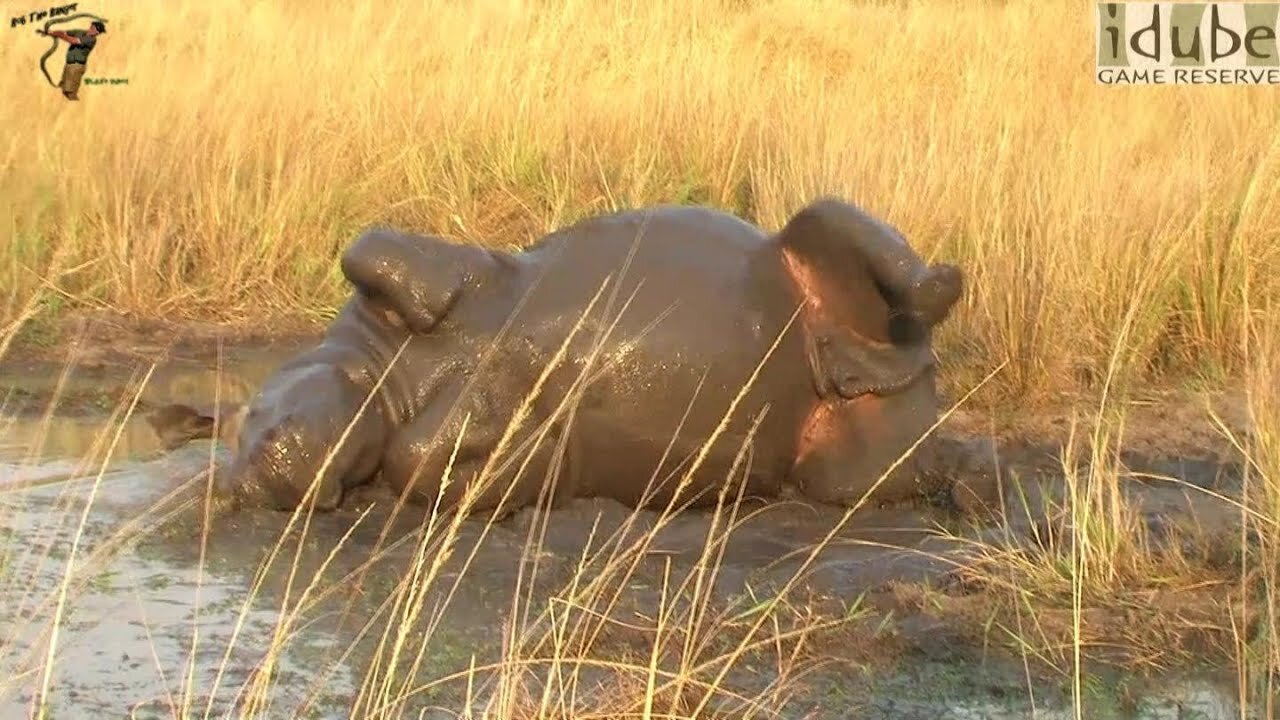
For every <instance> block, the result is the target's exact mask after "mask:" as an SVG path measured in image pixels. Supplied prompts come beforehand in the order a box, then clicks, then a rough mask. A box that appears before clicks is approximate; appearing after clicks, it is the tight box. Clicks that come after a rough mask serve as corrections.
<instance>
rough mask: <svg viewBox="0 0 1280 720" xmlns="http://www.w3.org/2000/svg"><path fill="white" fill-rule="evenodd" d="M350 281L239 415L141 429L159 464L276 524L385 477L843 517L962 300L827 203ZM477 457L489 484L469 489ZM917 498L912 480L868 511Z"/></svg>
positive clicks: (188, 412)
mask: <svg viewBox="0 0 1280 720" xmlns="http://www.w3.org/2000/svg"><path fill="white" fill-rule="evenodd" d="M341 266H342V272H343V274H344V275H345V277H346V279H347V280H348V281H349V282H350V283H351V285H352V286H353V289H354V291H353V293H352V296H351V298H350V299H349V300H348V301H347V303H346V304H345V306H344V307H343V308H342V309H341V311H340V313H339V314H338V316H337V317H336V319H335V320H334V321H333V322H332V324H331V325H330V326H329V328H328V330H327V332H326V334H325V336H324V339H323V341H322V342H321V343H320V344H319V345H318V346H317V347H315V348H313V349H311V350H309V351H307V352H305V353H303V354H301V355H299V356H297V357H295V358H294V359H292V360H291V361H290V362H288V363H287V364H285V365H284V366H283V367H281V368H280V369H279V370H278V371H277V372H275V374H274V375H272V376H271V377H270V378H269V379H268V380H267V381H266V382H265V383H264V384H263V386H262V387H261V389H260V391H259V392H258V393H257V394H256V395H255V396H254V398H253V399H252V400H251V401H250V403H249V404H248V405H247V406H246V407H240V406H236V407H229V408H224V409H222V411H221V414H220V415H219V417H217V418H215V413H213V412H207V411H202V410H198V409H196V408H192V407H189V406H186V405H172V406H167V407H164V408H161V409H159V410H158V411H157V412H155V413H154V414H153V416H152V418H151V421H152V424H153V426H154V427H155V429H156V431H157V432H158V434H159V435H160V436H161V438H162V439H163V440H164V442H165V444H166V445H168V446H170V447H174V446H176V445H179V444H181V443H182V442H185V441H186V440H189V439H192V438H197V437H212V436H213V435H214V434H215V433H216V434H217V435H218V436H219V437H221V438H223V439H224V440H225V441H226V442H227V445H228V446H229V448H230V451H231V455H232V460H231V461H230V463H229V464H228V465H227V466H226V467H223V468H221V469H220V471H219V473H218V478H219V479H218V487H219V490H220V492H223V493H231V494H236V495H238V496H241V497H244V498H249V499H250V501H252V502H255V503H265V504H268V505H271V506H274V507H276V508H279V509H291V508H293V507H296V506H297V505H298V504H299V503H300V502H302V501H303V500H304V499H306V493H307V489H308V487H309V486H310V485H312V483H313V482H316V483H317V484H316V486H315V488H314V498H312V499H313V500H314V502H315V504H316V507H317V508H320V509H332V508H334V507H336V506H338V505H339V504H340V503H341V501H342V498H343V495H344V493H345V492H347V491H348V490H350V489H351V488H353V487H355V486H357V485H360V484H362V483H366V482H369V481H371V480H373V479H374V478H375V477H380V478H381V481H383V482H386V483H388V484H389V485H390V486H391V487H392V488H394V489H396V490H398V491H401V492H405V493H406V494H407V495H408V497H409V498H411V499H413V500H416V501H420V502H424V503H428V504H430V503H433V502H437V501H442V502H443V504H444V506H445V507H446V508H452V507H457V506H458V504H459V503H460V502H461V500H462V498H463V496H464V494H465V493H466V492H467V491H468V488H470V489H471V491H472V492H473V495H472V497H471V498H470V499H471V501H472V502H471V503H469V504H468V508H469V510H470V511H478V510H492V509H494V508H495V507H497V506H499V505H501V507H502V508H509V509H514V508H518V507H523V506H527V505H530V504H532V503H534V502H536V501H538V499H539V497H540V495H541V494H543V493H546V495H547V496H548V497H549V498H550V499H551V500H552V501H553V502H554V501H555V500H557V499H563V498H567V497H574V496H603V497H609V498H614V499H616V500H619V501H621V502H623V503H626V504H629V505H633V506H639V505H644V506H654V505H660V504H665V503H667V502H669V501H671V500H672V499H673V494H674V493H675V492H676V488H677V487H678V486H679V484H680V483H681V480H682V479H686V480H687V483H686V485H685V487H684V488H683V490H681V496H680V498H681V500H682V501H686V500H687V501H688V502H689V503H690V504H691V505H705V504H707V503H711V502H714V501H715V500H716V496H717V493H718V492H719V491H720V490H721V489H722V488H724V487H725V485H726V483H729V482H730V480H731V479H732V478H736V479H737V480H738V481H743V480H745V483H746V487H745V490H744V492H745V494H747V495H750V496H757V497H770V496H776V495H778V494H779V493H780V492H782V491H783V489H784V487H790V488H792V489H794V490H797V491H798V492H799V493H801V494H803V495H804V496H806V497H808V498H809V499H812V500H815V501H819V502H824V503H835V504H850V503H853V502H856V501H858V500H859V499H860V498H861V497H862V496H863V494H864V493H866V492H867V491H868V490H869V489H870V488H872V486H873V484H875V483H876V481H877V480H879V479H880V478H881V476H882V474H884V471H885V470H886V469H887V468H889V466H890V465H891V464H892V463H894V461H896V460H898V458H899V457H900V456H901V455H902V454H903V453H904V452H905V451H906V450H907V449H908V448H910V447H911V446H912V444H913V443H915V442H916V440H917V439H918V438H920V437H921V435H922V434H923V433H925V432H926V431H927V430H928V429H929V428H930V426H931V425H932V424H933V423H934V422H935V421H936V419H937V417H938V407H937V398H936V393H935V386H934V383H935V367H934V358H933V353H932V348H931V329H932V328H933V327H934V326H936V325H937V324H938V323H940V322H942V321H943V320H944V319H945V318H946V316H947V313H948V311H949V310H950V308H951V307H952V305H954V303H955V302H956V301H957V299H958V298H959V297H960V294H961V285H962V277H961V273H960V271H959V269H957V268H956V267H954V266H951V265H945V264H935V265H926V264H925V263H924V262H923V261H922V260H921V259H920V258H919V257H918V256H917V255H916V253H915V252H913V251H912V249H911V248H910V247H909V246H908V244H907V243H906V242H905V240H904V239H903V238H902V237H901V235H900V234H899V233H898V232H897V231H895V230H894V229H893V228H891V227H889V226H887V225H886V224H884V223H881V222H879V221H877V220H875V219H873V218H871V217H869V216H868V215H867V214H865V213H863V212H862V211H861V210H859V209H858V208H856V207H855V206H853V205H850V204H848V203H845V202H842V201H840V200H835V199H822V200H819V201H817V202H814V203H813V204H811V205H809V206H807V207H805V208H804V209H802V210H801V211H800V212H798V213H797V214H796V215H795V216H793V217H792V218H791V219H790V220H789V221H788V223H787V224H786V226H785V227H784V228H783V229H782V230H781V231H779V232H777V233H772V234H771V233H767V232H765V231H763V230H761V229H759V228H757V227H755V226H753V225H751V224H749V223H747V222H744V221H742V220H740V219H737V218H736V217H734V216H732V215H729V214H726V213H723V212H719V211H715V210H710V209H705V208H696V207H683V206H660V207H655V208H648V209H642V210H630V211H623V212H618V213H614V214H610V215H606V216H602V217H596V218H592V219H587V220H584V221H581V222H578V223H576V224H574V225H571V226H569V227H566V228H564V229H561V230H559V231H557V232H554V233H552V234H550V235H548V236H546V237H544V238H542V239H541V240H540V241H539V242H537V243H536V244H534V245H532V246H531V247H529V248H528V249H526V250H524V251H523V252H519V253H507V252H502V251H498V250H488V249H484V248H481V247H477V246H469V245H461V244H455V243H452V242H449V241H447V240H445V239H443V238H440V237H435V236H423V235H413V234H407V233H402V232H397V231H394V230H389V229H372V230H368V231H366V232H365V233H363V234H362V235H361V236H360V237H358V238H357V239H356V241H355V242H354V243H353V244H352V245H351V246H350V247H349V248H348V249H347V250H346V252H345V254H344V255H343V257H342V261H341ZM566 340H567V341H568V342H567V344H566ZM775 345H776V346H775ZM562 346H563V352H561V351H562ZM771 349H772V351H771ZM397 352H399V353H400V354H399V356H398V359H397V360H396V361H395V362H394V363H392V362H391V361H392V359H393V358H394V357H396V354H397ZM766 356H767V359H766ZM553 361H557V362H553ZM548 367H550V368H551V370H550V371H549V373H548V374H547V375H546V377H545V379H544V383H543V385H542V387H541V390H540V392H538V393H537V394H536V396H534V397H533V398H532V401H531V403H530V404H529V405H528V414H527V417H526V418H525V419H524V421H523V422H522V423H521V424H519V425H518V427H517V429H516V430H515V431H514V432H513V433H512V434H511V436H510V437H509V438H507V442H506V444H505V449H506V452H505V453H503V454H502V457H497V456H496V455H495V454H494V452H493V451H494V449H495V447H497V446H498V445H499V444H500V442H501V441H502V439H503V436H504V432H505V431H506V430H507V429H508V426H509V424H510V422H511V419H512V417H513V415H515V414H516V411H517V409H518V408H520V407H521V406H522V404H524V403H525V400H526V397H528V396H529V395H530V391H531V390H532V389H533V388H534V387H535V385H536V384H537V383H538V382H539V379H540V378H542V376H543V374H544V370H546V369H547V368H548ZM757 369H758V372H757ZM753 375H754V379H753ZM749 382H750V389H749V391H748V392H746V393H745V395H743V396H742V397H741V398H740V399H739V401H738V403H737V405H736V407H735V408H734V412H733V414H732V415H731V416H730V417H729V419H728V421H727V424H726V425H725V426H724V428H723V429H722V432H721V433H720V434H719V435H718V436H717V438H716V440H715V442H714V443H712V444H710V445H709V446H708V447H707V449H706V452H705V453H702V457H699V456H700V451H702V450H703V448H704V445H705V444H706V442H707V440H708V438H710V437H712V435H713V433H715V432H716V430H717V427H718V426H720V425H721V421H722V419H723V418H724V417H725V416H726V412H727V411H728V410H729V408H730V404H731V403H733V402H734V400H735V398H736V397H737V396H738V395H739V391H740V390H741V389H742V388H743V387H744V386H746V385H747V384H748V383H749ZM375 387H376V390H375ZM215 419H216V422H215ZM757 423H758V426H757V427H755V431H754V433H752V427H753V425H756V424H757ZM464 424H465V433H462V432H461V431H462V430H463V426H464ZM215 426H216V427H217V428H220V430H215ZM348 426H349V427H350V429H349V432H347V433H346V439H345V441H344V442H342V443H341V444H340V446H338V448H337V450H336V452H333V453H332V454H331V457H327V456H329V455H330V453H329V451H330V449H332V448H334V447H335V445H338V441H339V439H340V438H341V437H342V436H343V434H344V431H346V430H348ZM748 440H749V442H748ZM744 447H745V448H746V451H745V452H744V451H743V448H744ZM455 451H456V455H455ZM491 456H494V458H495V459H494V462H493V463H491V465H490V468H489V469H490V471H491V472H489V473H488V474H486V476H485V477H486V478H492V480H493V481H492V482H489V483H482V484H480V485H476V484H474V483H475V481H476V479H477V473H478V471H479V470H481V468H484V467H485V465H486V462H487V461H489V460H490V459H491ZM504 459H505V460H507V461H506V462H504ZM694 463H699V464H697V466H696V471H695V472H692V473H690V472H689V471H690V470H691V469H693V466H694ZM735 464H736V465H737V466H738V471H737V473H736V475H733V476H732V478H731V470H732V469H733V468H734V467H735ZM446 468H448V469H449V473H448V477H449V478H450V482H448V483H445V484H444V486H443V490H442V478H443V477H444V476H445V470H446ZM477 488H483V489H479V490H477ZM915 490H916V475H915V472H914V468H913V466H912V462H911V461H910V459H909V458H908V460H907V461H906V462H903V463H901V464H900V465H899V466H898V468H897V469H896V470H895V471H894V472H893V473H891V474H889V475H887V476H885V477H884V479H883V481H882V482H881V483H880V484H879V485H878V486H877V487H876V488H875V497H876V498H877V499H878V500H882V501H883V500H893V499H898V498H903V497H906V496H909V495H911V494H913V493H914V492H915ZM736 492H737V491H736V490H735V493H736Z"/></svg>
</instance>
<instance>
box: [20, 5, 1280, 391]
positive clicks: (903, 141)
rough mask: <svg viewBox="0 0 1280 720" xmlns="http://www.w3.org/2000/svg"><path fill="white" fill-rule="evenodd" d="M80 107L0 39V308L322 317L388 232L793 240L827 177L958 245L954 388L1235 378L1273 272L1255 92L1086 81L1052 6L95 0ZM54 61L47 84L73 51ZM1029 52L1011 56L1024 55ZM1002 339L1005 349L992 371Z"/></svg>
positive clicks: (1086, 56) (1276, 241) (1080, 31)
mask: <svg viewBox="0 0 1280 720" xmlns="http://www.w3.org/2000/svg"><path fill="white" fill-rule="evenodd" d="M95 11H97V12H100V13H101V14H103V15H105V16H107V17H108V18H109V19H111V20H112V29H111V31H110V33H109V34H108V35H107V36H106V38H105V40H104V41H103V43H102V44H101V45H100V47H99V49H98V50H97V51H96V52H95V55H94V57H93V61H92V64H91V68H90V75H91V76H103V77H112V76H117V77H127V78H129V83H128V85H121V86H91V87H86V88H85V92H84V95H83V97H84V100H83V101H82V102H81V103H80V104H78V105H73V104H69V103H66V102H65V101H63V99H62V98H61V97H60V96H59V95H58V93H57V92H56V91H54V90H53V89H52V88H49V87H48V86H47V85H45V84H44V82H43V79H42V78H41V77H40V76H39V74H38V72H37V70H36V65H35V61H36V58H37V57H38V56H39V54H40V53H41V52H42V50H43V48H44V47H45V44H44V40H43V39H42V38H37V37H35V36H34V34H30V33H28V32H27V30H26V29H22V28H19V29H13V30H11V31H10V34H11V35H12V36H13V38H12V39H13V40H14V42H9V43H5V45H4V47H3V48H2V49H0V58H3V60H4V62H5V63H6V65H8V66H11V67H14V68H19V69H21V68H27V70H28V72H14V73H10V74H8V75H6V76H5V77H4V78H3V79H0V94H3V96H4V97H6V98H8V99H9V100H10V101H11V102H8V103H7V104H6V105H5V109H4V110H0V125H3V126H4V127H5V128H6V130H7V131H8V132H7V133H6V137H7V138H8V142H7V147H0V151H2V153H3V157H4V160H5V162H4V163H3V165H2V167H3V170H2V172H0V228H2V229H3V230H2V232H4V233H5V234H10V233H11V234H12V239H11V240H10V241H7V242H4V243H0V288H3V289H4V290H3V293H4V297H3V299H0V303H2V305H0V307H3V308H7V309H5V310H4V312H3V315H2V316H0V319H4V318H8V319H12V318H16V317H18V316H19V315H20V314H21V313H22V310H23V309H24V307H25V306H26V303H27V301H28V300H29V299H30V298H32V297H33V293H35V292H36V291H37V290H38V289H43V290H44V292H45V294H44V295H43V302H44V303H45V306H44V312H45V313H46V315H47V313H52V312H58V311H59V310H61V309H63V308H66V307H69V306H86V305H87V306H99V305H105V306H110V307H114V308H118V309H122V310H125V311H128V312H133V313H138V314H141V315H144V316H147V315H159V316H164V317H181V316H203V317H210V316H211V317H217V318H224V319H239V320H246V319H259V318H260V317H261V316H262V315H264V314H272V313H283V314H289V315H295V316H296V315H299V314H308V315H310V316H313V317H314V316H323V315H324V314H325V313H326V312H328V311H329V310H330V309H331V308H332V307H333V306H334V304H335V303H336V302H337V301H338V300H339V299H340V298H341V296H342V295H343V294H344V292H345V289H344V288H343V287H342V285H341V283H340V282H339V281H338V278H337V276H336V274H335V272H334V262H333V261H334V258H335V256H336V254H337V253H338V252H339V251H340V249H341V248H342V247H343V246H344V245H345V243H346V242H348V241H349V240H350V239H351V238H352V237H353V233H354V232H355V231H356V230H357V229H358V228H359V227H361V226H363V225H365V224H368V223H372V222H389V223H395V224H397V225H400V226H402V227H406V228H412V229H417V230H425V231H433V232H439V233H444V234H447V235H450V236H454V237H457V238H461V239H465V240H468V241H474V242H481V243H487V244H491V245H511V244H521V243H525V242H527V241H529V240H531V239H533V238H535V237H537V236H538V235H539V234H540V233H543V232H546V231H547V230H549V229H551V228H553V227H557V226H561V225H563V224H565V223H567V222H569V221H571V220H573V219H575V218H577V217H580V216H582V215H586V214H593V213H599V212H602V211H606V210H609V209H611V208H616V207H625V206H634V205H642V204H649V203H656V202H670V201H676V202H700V203H707V204H711V205H716V206H720V207H725V208H729V209H732V210H733V211H735V212H738V213H741V214H743V215H745V216H747V217H749V218H752V219H754V220H756V221H758V222H760V223H762V224H763V225H765V226H768V227H777V226H778V225H780V223H781V222H783V220H784V219H785V218H786V217H787V215H788V213H790V212H792V211H794V210H795V209H796V208H798V207H799V206H800V205H802V204H803V203H805V202H807V201H809V200H811V199H812V198H813V197H814V196H815V195H817V194H819V193H828V192H830V193H838V194H840V195H843V196H846V197H849V198H852V199H854V200H855V201H857V202H859V203H862V204H864V205H866V206H867V207H868V208H869V209H871V210H872V211H874V212H876V213H878V214H880V215H882V216H884V217H886V218H888V219H889V220H891V221H892V222H894V223H895V224H897V225H898V226H900V227H901V228H902V229H903V230H904V231H905V232H906V233H907V234H908V235H909V237H910V238H912V240H913V241H914V242H915V243H916V244H917V245H918V246H919V247H920V248H921V249H922V250H923V251H924V252H925V253H927V254H929V255H930V256H934V257H944V258H948V259H951V260H955V261H958V262H960V263H961V264H962V265H963V266H964V267H965V268H966V269H967V270H968V272H969V273H970V277H971V278H972V288H973V291H972V292H971V293H970V295H969V296H968V298H967V300H966V301H965V306H964V307H963V308H962V309H961V311H960V312H959V313H958V316H957V317H956V319H955V321H954V322H953V323H951V324H950V326H949V327H948V328H947V330H946V332H945V333H944V337H943V338H942V342H941V344H942V346H943V356H944V357H946V358H948V359H949V361H950V362H951V363H952V365H953V366H954V369H955V372H953V373H952V377H954V378H957V380H956V382H957V387H967V386H968V385H971V384H972V383H973V382H975V381H976V380H977V379H978V378H980V377H981V376H982V375H983V374H985V371H986V369H988V368H990V367H992V366H994V364H995V362H997V361H998V360H999V359H1003V358H1008V359H1009V360H1010V363H1011V365H1010V367H1009V371H1008V372H1006V373H1004V374H1002V376H1001V378H1000V379H999V381H998V383H997V384H995V385H993V386H992V387H993V389H995V390H997V391H998V394H999V395H1000V396H1004V397H1017V398H1020V399H1025V398H1026V397H1028V396H1029V395H1034V394H1045V393H1052V392H1056V391H1062V390H1075V389H1078V388H1080V387H1081V386H1088V385H1091V384H1092V385H1096V383H1098V382H1099V381H1100V380H1101V378H1102V376H1103V375H1105V374H1106V371H1105V368H1106V367H1107V364H1108V359H1109V354H1110V352H1111V348H1113V347H1115V346H1116V342H1115V341H1116V339H1117V334H1118V333H1119V332H1120V331H1119V328H1120V327H1121V326H1122V325H1125V324H1126V323H1125V316H1126V314H1128V313H1131V312H1132V313H1133V314H1134V316H1133V317H1132V318H1131V322H1130V323H1128V325H1129V326H1130V327H1129V329H1128V331H1127V333H1128V339H1127V342H1125V343H1123V347H1124V348H1125V350H1124V353H1123V356H1122V357H1120V358H1119V360H1120V364H1119V367H1118V368H1116V372H1115V378H1116V380H1117V381H1119V382H1123V383H1129V382H1133V381H1135V380H1139V379H1149V378H1151V377H1152V376H1153V375H1157V374H1160V373H1169V372H1173V373H1176V374H1179V375H1187V374H1190V375H1193V376H1197V377H1199V376H1205V377H1209V378H1211V379H1212V378H1221V377H1223V376H1238V374H1239V372H1241V371H1242V368H1243V348H1244V343H1245V340H1246V336H1245V330H1244V328H1245V324H1246V322H1247V321H1248V318H1250V317H1252V316H1254V315H1255V314H1256V309H1257V308H1259V307H1261V306H1262V305H1263V303H1264V300H1266V299H1268V298H1273V297H1275V295H1276V289H1277V287H1278V286H1280V284H1278V283H1277V281H1276V279H1275V275H1274V273H1268V272H1267V271H1266V270H1265V269H1266V268H1268V267H1274V266H1276V263H1277V261H1280V229H1278V228H1280V222H1277V217H1280V192H1277V189H1278V182H1280V152H1278V151H1277V140H1276V136H1275V133H1274V132H1272V129H1273V128H1274V127H1276V126H1277V125H1280V109H1278V108H1277V106H1276V104H1275V103H1274V102H1273V92H1272V91H1271V90H1270V89H1268V88H1265V87H1264V88H1247V87H1234V88H1230V89H1226V88H1209V87H1189V88H1171V87H1151V88H1143V87H1134V88H1115V87H1100V86H1097V85H1095V83H1094V81H1093V78H1092V73H1091V67H1092V52H1093V50H1092V43H1093V35H1092V30H1091V29H1090V25H1089V23H1088V21H1087V19H1086V18H1087V13H1088V11H1087V9H1085V8H1082V7H1081V6H1079V5H1078V4H1076V3H1071V2H1065V1H1064V0H1052V1H1051V2H1042V1H1040V0H1012V1H1011V2H1005V3H996V4H992V3H983V4H980V5H974V4H972V3H963V2H946V1H944V0H932V1H930V0H922V1H919V2H904V3H853V4H850V3H846V2H839V1H837V0H778V1H777V2H747V1H743V0H720V1H718V2H699V3H687V2H677V1H675V0H661V1H657V2H631V3H623V4H621V5H618V4H615V3H605V2H594V1H592V0H576V1H573V2H538V1H533V0H530V1H525V2H521V1H520V0H483V1H482V2H474V3H453V2H444V1H443V0H437V1H433V2H427V3H425V4H424V3H409V2H401V1H400V0H392V2H381V3H373V2H365V1H364V0H360V1H358V2H356V3H354V4H353V3H347V2H343V3H338V2H311V3H290V2H277V3H248V2H241V1H239V0H231V1H229V2H225V3H224V2H220V3H212V4H210V3H196V2H185V1H180V2H166V3H160V2H158V1H155V0H142V1H141V2H132V1H131V2H128V3H122V2H113V1H111V0H107V1H105V2H103V3H101V7H99V6H95ZM57 62H58V61H56V60H55V62H54V71H55V72H57V68H58V67H59V66H58V64H57ZM1014 67H1017V68H1019V69H1018V70H1017V71H1013V70H1012V68H1014ZM993 359H995V361H993Z"/></svg>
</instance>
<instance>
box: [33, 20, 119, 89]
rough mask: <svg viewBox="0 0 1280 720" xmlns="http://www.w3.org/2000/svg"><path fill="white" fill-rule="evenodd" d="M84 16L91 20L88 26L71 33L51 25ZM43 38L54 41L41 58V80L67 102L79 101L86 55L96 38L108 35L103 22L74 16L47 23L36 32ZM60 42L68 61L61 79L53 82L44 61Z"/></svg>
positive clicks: (86, 63)
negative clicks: (54, 89) (58, 91)
mask: <svg viewBox="0 0 1280 720" xmlns="http://www.w3.org/2000/svg"><path fill="white" fill-rule="evenodd" d="M80 17H85V18H89V19H91V22H90V23H89V26H88V27H87V28H83V29H72V30H55V29H53V24H54V23H55V22H58V23H62V22H68V21H70V20H74V19H76V18H80ZM36 32H37V33H38V34H40V35H43V36H45V37H49V38H53V45H51V46H50V47H49V50H48V51H46V52H45V54H44V55H43V56H42V57H41V58H40V72H42V73H44V77H45V79H46V80H48V81H49V84H50V85H52V86H54V87H56V88H59V89H61V90H62V95H63V96H64V97H65V98H67V99H68V100H79V99H80V82H81V81H82V80H84V73H85V70H86V68H87V67H88V64H89V55H90V54H91V53H93V50H94V48H96V47H97V46H98V38H99V37H100V36H102V35H103V34H105V33H106V32H107V22H106V20H104V19H102V18H100V17H96V16H93V15H88V14H82V15H74V16H72V17H68V18H59V19H57V20H50V21H49V22H48V23H46V24H45V26H44V28H43V29H40V30H37V31H36ZM59 40H61V41H63V42H65V43H66V44H67V58H66V62H65V63H64V64H63V66H62V78H61V79H60V80H59V81H58V82H57V83H55V82H54V81H53V76H52V75H50V74H49V69H48V67H47V66H46V62H47V61H48V60H49V57H50V56H51V55H53V53H54V52H56V51H57V49H58V41H59Z"/></svg>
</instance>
